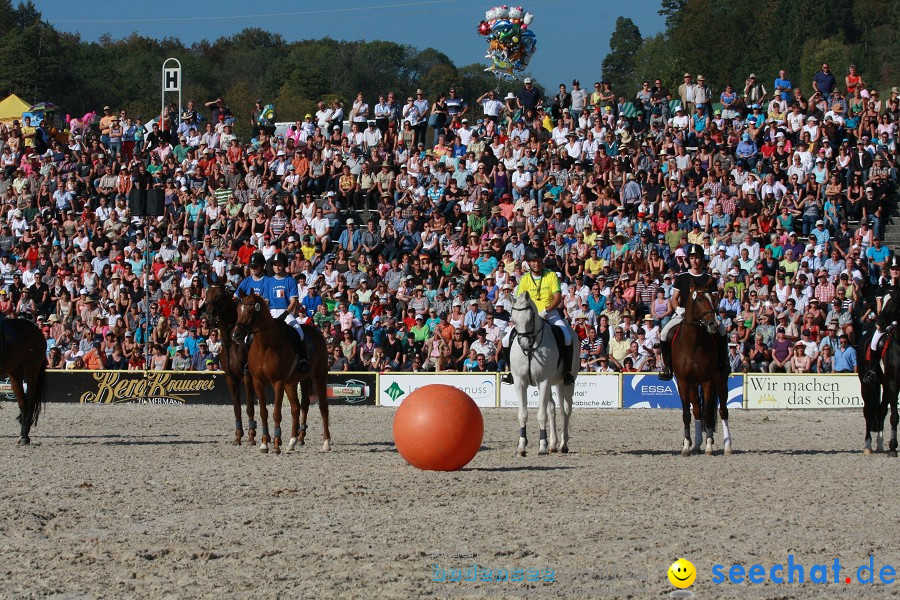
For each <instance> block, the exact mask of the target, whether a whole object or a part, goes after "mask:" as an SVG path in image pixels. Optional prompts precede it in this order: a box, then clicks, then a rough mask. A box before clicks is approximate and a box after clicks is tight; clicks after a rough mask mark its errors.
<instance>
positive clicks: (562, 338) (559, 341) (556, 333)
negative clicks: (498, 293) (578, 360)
mask: <svg viewBox="0 0 900 600" xmlns="http://www.w3.org/2000/svg"><path fill="white" fill-rule="evenodd" d="M544 326H545V327H549V328H550V331H551V332H553V339H554V341H556V350H557V355H558V358H557V359H556V366H559V365H561V364H562V357H563V352H565V351H566V335H565V334H564V333H563V330H562V328H561V327H559V326H557V325H554V324H553V323H551V322H550V321H548V320H546V319H544ZM517 337H519V332H518V331H516V330H515V329H513V332H512V335H511V336H510V338H509V346H510V348H512V345H513V342H514V341H516V338H517Z"/></svg>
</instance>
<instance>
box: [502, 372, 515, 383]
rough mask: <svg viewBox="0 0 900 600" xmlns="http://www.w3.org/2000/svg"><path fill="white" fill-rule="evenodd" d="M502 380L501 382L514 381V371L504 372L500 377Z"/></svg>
mask: <svg viewBox="0 0 900 600" xmlns="http://www.w3.org/2000/svg"><path fill="white" fill-rule="evenodd" d="M500 381H501V383H512V382H513V377H512V371H507V372H506V373H504V374H503V376H502V377H501V378H500Z"/></svg>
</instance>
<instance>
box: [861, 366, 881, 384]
mask: <svg viewBox="0 0 900 600" xmlns="http://www.w3.org/2000/svg"><path fill="white" fill-rule="evenodd" d="M862 380H863V383H867V384H869V385H874V384H876V383H878V374H877V373H876V372H875V371H874V370H873V369H869V370H868V371H866V374H865V375H863V379H862Z"/></svg>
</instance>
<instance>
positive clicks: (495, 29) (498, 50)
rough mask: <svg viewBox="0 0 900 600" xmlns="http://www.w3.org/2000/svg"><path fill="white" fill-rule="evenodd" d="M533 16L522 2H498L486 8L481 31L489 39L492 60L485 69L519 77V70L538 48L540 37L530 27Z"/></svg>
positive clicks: (487, 56)
mask: <svg viewBox="0 0 900 600" xmlns="http://www.w3.org/2000/svg"><path fill="white" fill-rule="evenodd" d="M533 19H534V15H533V14H531V13H530V12H526V11H525V10H524V9H523V8H522V7H521V6H515V7H512V8H510V7H508V6H506V5H503V6H495V7H494V8H492V9H490V10H488V11H487V12H485V14H484V21H482V22H481V23H479V24H478V34H479V35H482V36H484V37H486V38H487V40H488V51H487V54H486V55H485V58H489V59H490V60H491V65H490V66H489V67H488V68H487V69H485V71H493V72H494V74H496V75H497V77H501V78H504V79H516V74H515V73H516V71H524V70H525V67H527V66H528V61H530V60H531V56H532V55H533V54H534V51H535V50H536V49H537V37H536V36H535V35H534V32H533V31H531V30H529V29H528V26H529V25H531V21H532V20H533Z"/></svg>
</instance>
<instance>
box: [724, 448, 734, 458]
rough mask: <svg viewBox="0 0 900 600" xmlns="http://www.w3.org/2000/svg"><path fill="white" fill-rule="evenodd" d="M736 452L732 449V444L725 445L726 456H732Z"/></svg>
mask: <svg viewBox="0 0 900 600" xmlns="http://www.w3.org/2000/svg"><path fill="white" fill-rule="evenodd" d="M732 454H734V450H732V449H731V446H725V456H731V455H732Z"/></svg>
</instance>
